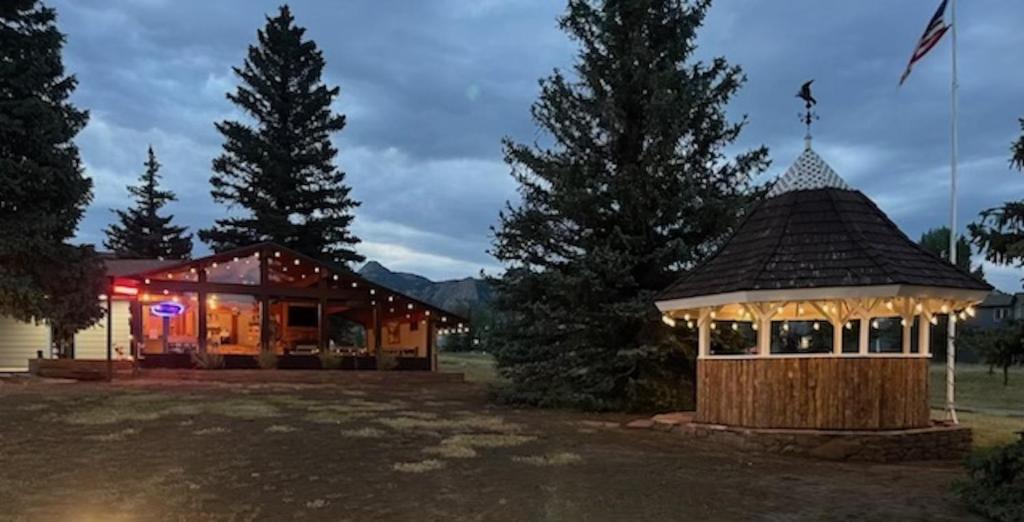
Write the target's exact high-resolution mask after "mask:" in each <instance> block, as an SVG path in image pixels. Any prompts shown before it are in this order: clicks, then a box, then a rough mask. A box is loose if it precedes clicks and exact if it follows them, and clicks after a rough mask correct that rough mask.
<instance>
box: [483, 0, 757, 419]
mask: <svg viewBox="0 0 1024 522" xmlns="http://www.w3.org/2000/svg"><path fill="white" fill-rule="evenodd" d="M709 4H710V1H709V0H701V1H696V2H684V1H682V0H605V1H597V0H570V1H569V4H568V10H567V12H566V14H565V15H564V16H563V17H562V18H561V19H560V25H561V27H562V29H563V30H565V31H567V32H568V33H569V35H570V36H571V37H572V38H573V39H574V40H575V41H576V42H578V43H579V46H580V51H579V55H578V60H577V62H576V65H575V66H574V69H575V77H574V78H570V77H568V76H566V75H565V74H563V73H562V72H561V71H557V70H556V71H555V72H554V73H553V74H552V75H551V76H550V77H548V78H547V79H545V80H542V81H541V94H540V98H539V100H538V101H537V102H536V103H535V104H534V106H533V109H532V114H533V118H534V120H535V121H536V123H537V124H538V125H539V126H540V127H541V129H543V130H544V131H546V133H547V134H548V135H549V137H550V138H551V142H550V145H547V146H545V145H541V144H535V145H532V146H531V145H523V144H517V143H514V142H512V141H510V140H508V139H506V140H505V155H506V162H507V163H509V165H510V166H511V168H512V175H513V177H514V178H515V179H516V181H517V182H518V183H519V193H520V196H521V202H520V203H519V205H518V206H516V207H513V206H511V205H509V206H508V207H507V209H506V210H505V211H504V212H502V214H501V216H500V224H499V228H498V229H497V230H496V231H495V240H494V248H493V252H492V253H493V254H494V255H495V257H496V258H497V259H498V260H500V261H501V262H503V263H504V264H505V265H506V272H505V274H504V275H503V277H502V278H501V279H500V280H497V281H495V284H496V286H497V288H496V289H497V297H496V303H495V306H496V309H497V313H498V314H499V316H500V318H501V320H499V321H496V324H495V325H494V327H495V333H494V334H493V335H491V336H490V339H491V342H492V349H493V350H494V352H495V354H496V356H497V361H498V364H499V370H500V372H501V373H502V374H503V375H504V376H506V377H507V378H509V380H510V381H511V383H512V384H511V387H510V388H509V395H508V397H509V398H510V399H512V400H517V401H525V402H529V403H535V404H541V405H571V406H582V407H586V408H621V407H634V408H654V407H679V406H682V405H685V404H686V403H688V402H689V401H691V400H692V388H691V385H692V376H691V375H690V373H691V372H692V370H693V365H692V360H691V357H692V355H693V351H692V340H691V339H684V338H680V337H677V336H676V335H675V334H674V333H673V332H671V331H670V330H669V329H668V328H666V327H665V326H664V325H663V324H662V323H661V322H660V314H659V313H658V311H657V310H656V308H655V307H654V304H653V302H654V299H655V295H656V294H657V292H659V291H660V290H662V289H664V288H665V287H666V286H667V285H669V284H670V283H671V282H672V281H673V280H675V279H676V277H677V276H678V275H679V274H680V271H681V270H685V269H686V268H688V267H692V266H693V265H694V264H695V263H697V262H699V261H700V260H702V259H703V258H705V257H706V256H707V255H708V254H709V253H710V252H712V251H713V250H714V248H715V247H717V246H718V245H720V244H721V243H722V241H723V240H724V238H726V237H727V235H728V234H729V233H730V231H731V230H732V229H733V227H734V226H735V225H736V223H737V220H738V219H739V217H740V215H741V214H742V211H743V209H744V208H745V205H746V204H748V202H749V201H750V200H751V198H752V194H751V186H750V182H751V177H752V176H753V175H755V174H756V173H758V172H760V171H762V170H763V169H764V168H765V167H766V166H767V151H766V150H765V149H764V148H763V147H762V148H758V149H756V150H752V151H747V152H743V153H741V154H739V155H737V156H735V157H731V158H730V157H727V156H726V154H725V152H724V149H725V148H726V147H727V146H729V145H730V144H731V143H733V142H734V141H735V140H736V138H737V136H738V135H739V133H740V131H741V130H742V128H743V126H744V124H745V118H744V119H743V120H740V121H738V122H730V121H728V119H727V118H726V115H725V105H726V104H727V102H728V101H729V99H730V98H731V97H732V96H733V95H734V94H735V93H736V91H737V90H738V89H739V87H740V86H741V84H742V83H743V81H744V76H743V74H742V72H741V70H740V69H739V68H738V67H735V66H731V65H729V64H728V63H727V62H726V60H725V59H724V58H715V59H713V60H711V61H710V62H708V63H704V62H700V61H697V60H695V59H694V57H693V54H694V50H695V47H696V42H695V40H696V31H697V29H698V28H699V27H700V26H701V24H702V22H703V20H704V16H705V13H706V11H707V9H708V8H709Z"/></svg>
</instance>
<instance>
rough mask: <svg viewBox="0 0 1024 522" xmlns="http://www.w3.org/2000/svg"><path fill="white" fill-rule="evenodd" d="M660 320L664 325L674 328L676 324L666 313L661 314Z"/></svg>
mask: <svg viewBox="0 0 1024 522" xmlns="http://www.w3.org/2000/svg"><path fill="white" fill-rule="evenodd" d="M661 322H663V323H665V324H666V325H668V326H669V327H671V328H675V326H676V320H675V319H673V318H671V317H669V316H667V315H662V316H661Z"/></svg>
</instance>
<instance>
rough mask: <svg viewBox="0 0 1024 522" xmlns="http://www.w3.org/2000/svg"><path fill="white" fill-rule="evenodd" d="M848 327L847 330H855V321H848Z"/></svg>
mask: <svg viewBox="0 0 1024 522" xmlns="http://www.w3.org/2000/svg"><path fill="white" fill-rule="evenodd" d="M846 329H847V330H853V323H852V322H850V321H846Z"/></svg>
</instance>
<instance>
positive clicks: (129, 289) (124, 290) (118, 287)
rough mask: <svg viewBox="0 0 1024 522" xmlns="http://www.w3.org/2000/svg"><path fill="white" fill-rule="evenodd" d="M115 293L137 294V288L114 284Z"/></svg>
mask: <svg viewBox="0 0 1024 522" xmlns="http://www.w3.org/2000/svg"><path fill="white" fill-rule="evenodd" d="M114 294H115V295H139V289H138V288H135V287H134V286H128V285H114Z"/></svg>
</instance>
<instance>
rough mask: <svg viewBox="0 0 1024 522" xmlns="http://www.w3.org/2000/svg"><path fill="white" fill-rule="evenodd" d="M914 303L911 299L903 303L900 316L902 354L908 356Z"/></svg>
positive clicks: (912, 328)
mask: <svg viewBox="0 0 1024 522" xmlns="http://www.w3.org/2000/svg"><path fill="white" fill-rule="evenodd" d="M913 310H914V302H913V299H907V300H906V301H905V302H904V303H903V310H902V313H901V314H900V325H901V326H902V327H903V345H902V346H903V353H904V354H905V355H909V354H910V352H911V350H910V348H911V346H910V345H911V344H912V343H913V338H914V337H913V330H914V311H913Z"/></svg>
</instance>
